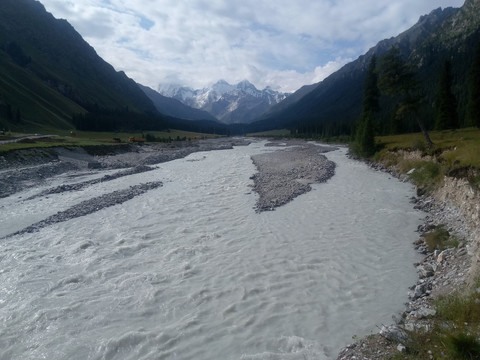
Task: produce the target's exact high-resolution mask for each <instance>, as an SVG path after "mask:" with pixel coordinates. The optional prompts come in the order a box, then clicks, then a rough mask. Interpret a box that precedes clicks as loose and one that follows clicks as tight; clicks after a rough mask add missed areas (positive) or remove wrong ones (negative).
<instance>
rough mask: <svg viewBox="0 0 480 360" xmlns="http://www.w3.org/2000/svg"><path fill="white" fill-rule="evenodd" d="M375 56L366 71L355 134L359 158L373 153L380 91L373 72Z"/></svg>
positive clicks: (375, 63)
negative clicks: (375, 118) (360, 111)
mask: <svg viewBox="0 0 480 360" xmlns="http://www.w3.org/2000/svg"><path fill="white" fill-rule="evenodd" d="M376 66H377V59H376V56H375V55H373V56H372V58H371V59H370V63H369V65H368V69H367V75H366V77H365V83H364V87H363V100H362V113H361V115H360V119H359V121H358V124H357V129H356V133H355V144H354V151H355V152H356V153H357V154H358V155H360V156H365V157H368V156H371V155H373V154H374V153H375V130H374V116H375V113H377V112H378V110H379V108H380V106H379V101H378V100H379V97H380V91H379V90H378V85H377V83H378V78H377V74H376V72H375V68H376Z"/></svg>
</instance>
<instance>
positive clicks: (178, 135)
mask: <svg viewBox="0 0 480 360" xmlns="http://www.w3.org/2000/svg"><path fill="white" fill-rule="evenodd" d="M45 133H48V134H52V135H54V136H52V137H49V138H36V139H24V140H20V141H19V142H12V143H6V144H0V153H2V152H8V151H11V150H20V149H29V148H46V147H54V146H65V147H71V146H96V145H119V144H126V143H128V139H129V138H130V137H131V136H135V137H138V138H144V137H146V136H147V135H151V136H153V137H154V138H155V139H156V140H164V141H176V140H194V139H204V138H211V137H215V135H212V134H202V133H194V132H189V131H181V130H170V131H148V132H147V131H146V132H144V133H133V132H131V133H119V132H87V131H75V133H74V135H75V136H72V135H73V134H72V133H71V132H70V131H61V130H60V131H59V130H53V131H51V132H45ZM24 136H27V134H19V133H7V134H5V135H1V136H0V141H2V140H11V139H15V138H21V137H24Z"/></svg>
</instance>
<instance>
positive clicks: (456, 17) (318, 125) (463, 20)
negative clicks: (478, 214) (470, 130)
mask: <svg viewBox="0 0 480 360" xmlns="http://www.w3.org/2000/svg"><path fill="white" fill-rule="evenodd" d="M478 3H479V2H478V0H467V1H466V3H465V5H464V6H463V7H462V8H461V9H454V8H446V9H443V10H442V9H436V10H434V11H432V12H431V13H430V14H429V15H425V16H422V17H421V18H420V19H419V21H418V22H417V24H415V25H414V26H413V27H412V28H410V29H408V30H407V31H405V32H403V33H402V34H400V35H398V36H396V37H394V38H390V39H386V40H382V41H380V42H379V43H378V44H377V45H376V46H375V47H373V48H371V49H370V50H369V51H368V52H367V53H366V54H364V55H362V56H360V57H359V58H358V59H357V60H355V61H353V62H351V63H349V64H347V65H345V66H344V67H342V68H341V69H340V70H338V71H337V72H335V73H333V74H332V75H330V76H329V77H327V78H326V79H325V80H324V81H322V82H321V83H319V84H317V85H316V87H315V89H314V90H313V91H311V92H309V93H308V94H307V95H305V96H302V97H301V98H300V99H299V100H297V101H296V102H294V103H288V105H287V106H284V105H282V103H280V104H279V105H278V106H277V107H276V108H273V109H272V111H270V112H268V113H266V114H265V115H264V116H263V117H262V118H260V119H259V121H258V122H256V123H255V124H254V125H255V127H256V130H260V129H269V128H284V127H288V128H292V129H296V130H297V131H298V132H300V133H320V134H321V133H324V134H325V133H330V134H340V133H347V134H348V133H349V132H350V129H351V125H352V123H353V122H354V121H355V120H356V119H357V117H358V116H359V114H360V108H361V101H362V90H363V82H364V79H365V73H366V69H367V65H368V62H369V59H370V58H371V56H372V55H376V56H377V58H378V57H381V56H382V55H384V54H385V53H386V52H387V51H388V50H389V49H390V48H391V47H392V46H396V47H398V48H399V49H400V52H401V55H402V57H403V58H404V59H405V60H407V61H409V62H410V63H411V64H412V65H414V67H415V68H416V69H417V70H418V74H419V78H420V80H421V86H422V92H423V93H424V94H425V98H426V101H425V102H424V104H423V107H422V109H421V113H422V115H423V116H424V118H425V119H426V120H425V121H426V122H427V126H431V125H432V122H433V117H434V116H433V107H432V102H433V99H434V97H435V92H436V85H437V83H438V73H439V69H441V66H442V64H443V62H444V61H445V59H451V61H452V64H453V72H454V74H455V79H454V91H455V95H456V96H457V98H458V99H459V109H458V110H459V113H460V115H462V114H463V113H464V112H465V106H466V96H467V95H466V87H465V86H464V84H465V79H466V74H467V72H468V68H469V67H470V65H471V61H472V58H473V56H474V52H475V49H476V44H477V43H478V40H479V39H480V27H479V21H480V20H479V19H480V6H479V5H478ZM299 91H302V89H301V90H299ZM292 97H293V98H298V97H299V96H298V95H296V94H293V95H292ZM285 101H288V99H287V100H285ZM383 101H384V102H385V101H386V100H385V99H384V100H383ZM385 105H386V106H385V107H384V111H383V113H381V114H380V118H381V119H382V123H383V124H384V125H385V123H387V122H388V121H390V116H391V115H390V112H389V109H390V108H389V107H391V106H392V105H391V104H388V101H386V104H385ZM384 125H383V126H384ZM408 126H409V128H408V129H407V130H410V131H416V130H417V129H416V125H415V124H414V123H412V124H408ZM384 127H385V128H384V129H382V131H387V130H386V126H384Z"/></svg>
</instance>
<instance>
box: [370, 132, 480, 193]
mask: <svg viewBox="0 0 480 360" xmlns="http://www.w3.org/2000/svg"><path fill="white" fill-rule="evenodd" d="M430 136H431V138H432V141H433V142H434V144H435V145H434V147H433V148H432V149H427V146H426V144H425V141H424V139H423V136H422V134H420V133H415V134H405V135H395V136H382V137H378V138H377V139H376V141H377V144H378V147H379V149H380V150H379V151H378V152H377V153H376V154H375V155H374V156H373V158H372V160H373V161H376V162H381V163H383V164H384V165H385V166H387V167H395V169H396V170H397V171H398V172H400V173H403V174H405V173H409V175H410V177H411V179H412V181H413V182H414V183H415V185H417V186H418V187H419V188H421V189H425V190H427V191H430V190H433V189H435V188H437V187H438V186H441V185H442V181H443V178H444V176H445V175H448V176H453V177H462V178H466V179H468V181H469V182H470V183H471V184H472V185H473V186H475V187H477V188H478V187H479V186H480V130H479V129H477V128H467V129H460V130H448V131H433V132H431V133H430Z"/></svg>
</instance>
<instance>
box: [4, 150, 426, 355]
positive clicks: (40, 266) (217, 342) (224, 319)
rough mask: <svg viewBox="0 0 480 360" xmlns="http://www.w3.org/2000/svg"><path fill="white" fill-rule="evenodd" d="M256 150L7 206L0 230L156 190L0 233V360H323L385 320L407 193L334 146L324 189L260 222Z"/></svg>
mask: <svg viewBox="0 0 480 360" xmlns="http://www.w3.org/2000/svg"><path fill="white" fill-rule="evenodd" d="M264 151H271V149H267V148H265V147H264V146H263V142H261V143H255V144H252V145H250V146H248V147H237V148H235V149H234V150H222V151H212V152H205V153H195V154H192V155H190V156H188V157H187V158H185V159H179V160H175V161H172V162H168V163H163V164H159V165H158V168H157V169H156V170H154V171H150V172H147V173H142V174H136V175H131V176H127V177H124V178H120V179H116V180H113V181H110V182H106V183H99V184H96V185H93V186H90V187H88V188H85V189H83V190H81V191H77V192H69V193H63V194H56V195H49V196H48V198H37V199H33V200H28V201H25V200H22V199H25V198H27V197H28V196H31V195H33V194H35V193H38V192H39V191H41V190H43V189H44V188H42V189H35V190H29V191H26V192H24V193H22V194H16V195H14V196H12V197H10V198H6V199H1V200H0V210H1V213H0V231H1V233H0V236H4V235H7V234H10V233H12V232H15V231H18V230H21V229H23V228H24V227H26V226H28V225H31V224H32V223H34V222H37V221H39V220H42V219H44V218H46V217H48V216H49V215H51V214H54V213H55V212H56V211H59V210H64V209H67V208H68V207H70V206H72V205H74V204H76V203H79V202H81V201H83V200H86V199H89V198H92V197H95V196H98V195H101V194H104V193H108V192H112V191H114V190H120V189H124V188H126V187H128V186H131V185H136V184H139V183H144V182H148V181H159V180H160V181H163V182H164V186H163V187H161V188H158V189H155V190H151V191H149V192H147V193H146V194H144V195H141V196H138V197H136V198H134V199H132V200H130V201H127V202H125V203H123V204H121V205H118V206H114V207H110V208H105V209H103V210H100V211H98V212H96V213H94V214H91V215H87V216H83V217H80V218H76V219H72V220H70V221H66V222H63V223H58V224H54V225H51V226H48V227H45V228H43V229H41V230H40V231H39V232H35V233H27V234H23V235H19V236H13V237H8V238H3V239H0V264H1V266H0V359H132V360H134V359H135V360H137V359H196V360H198V359H331V358H335V357H336V353H337V352H338V350H339V348H340V347H342V346H344V345H346V344H348V343H350V342H351V341H352V340H351V339H352V336H353V335H358V336H361V335H365V334H368V333H370V332H372V331H376V330H377V329H376V326H379V325H381V324H382V323H391V321H392V315H394V314H396V313H398V312H399V311H401V310H403V303H404V302H405V301H407V296H406V294H407V290H408V289H407V288H408V286H410V285H411V284H413V283H414V282H415V280H416V274H415V269H414V267H413V266H411V265H410V264H411V263H412V262H414V261H415V260H417V255H416V254H415V252H414V250H413V248H412V245H411V242H412V241H413V240H415V238H416V235H415V233H414V231H415V229H416V227H417V226H418V224H419V223H420V218H421V217H422V214H421V213H419V212H416V211H414V210H412V205H411V204H410V203H409V198H410V197H411V196H412V195H413V189H412V188H411V186H410V185H408V184H402V183H399V182H398V181H397V180H394V179H391V178H390V177H389V176H388V175H386V174H383V173H379V172H375V171H372V170H371V169H369V168H368V167H367V166H365V165H363V164H361V163H357V162H354V161H352V160H348V159H347V158H346V157H345V150H338V151H335V152H332V153H329V154H327V157H328V158H330V159H331V160H333V161H335V162H336V163H337V168H336V175H335V176H334V177H333V178H332V179H330V180H329V181H328V182H327V183H325V184H318V185H315V186H314V190H313V191H311V192H309V193H307V194H305V195H302V196H300V197H298V198H297V199H295V200H294V201H293V202H291V203H289V204H287V205H285V206H283V207H281V208H278V209H277V210H276V211H273V212H265V213H261V214H257V213H255V211H254V205H255V201H256V196H257V195H256V194H254V193H252V192H251V185H252V180H250V176H251V175H252V174H253V173H254V172H255V167H254V165H253V164H252V162H251V159H250V156H251V155H252V154H257V153H260V152H264ZM95 176H97V177H98V174H97V175H95ZM88 178H89V177H88V176H84V177H83V178H82V179H81V180H86V179H88ZM74 181H79V179H75V178H68V177H66V176H59V177H58V178H57V179H55V180H53V183H54V184H59V183H68V182H74ZM19 196H22V199H19Z"/></svg>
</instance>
